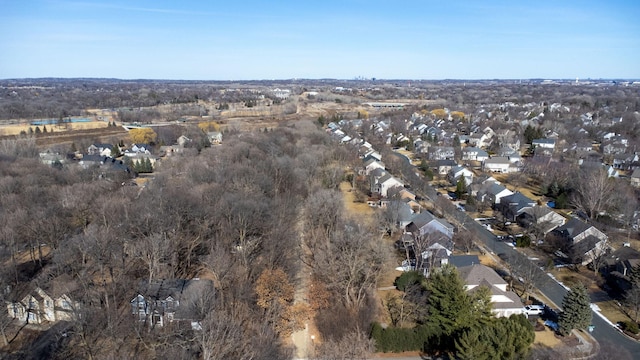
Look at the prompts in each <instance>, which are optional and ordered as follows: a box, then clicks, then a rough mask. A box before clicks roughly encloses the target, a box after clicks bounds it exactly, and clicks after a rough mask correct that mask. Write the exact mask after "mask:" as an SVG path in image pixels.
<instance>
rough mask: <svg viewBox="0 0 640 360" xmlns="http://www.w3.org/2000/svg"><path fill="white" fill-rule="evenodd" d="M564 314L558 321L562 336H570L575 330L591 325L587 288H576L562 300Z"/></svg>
mask: <svg viewBox="0 0 640 360" xmlns="http://www.w3.org/2000/svg"><path fill="white" fill-rule="evenodd" d="M562 310H563V311H562V314H560V318H559V319H558V326H559V328H560V329H559V330H560V334H562V335H568V334H569V333H571V330H573V329H586V328H587V326H589V324H591V306H590V300H589V294H588V293H587V288H585V287H584V285H582V284H578V285H576V286H574V287H573V288H572V289H571V290H570V291H569V292H568V293H567V294H566V295H565V296H564V299H563V300H562Z"/></svg>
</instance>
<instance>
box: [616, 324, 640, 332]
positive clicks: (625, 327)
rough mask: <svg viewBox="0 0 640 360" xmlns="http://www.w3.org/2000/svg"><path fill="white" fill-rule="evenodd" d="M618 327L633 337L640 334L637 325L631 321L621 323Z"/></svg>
mask: <svg viewBox="0 0 640 360" xmlns="http://www.w3.org/2000/svg"><path fill="white" fill-rule="evenodd" d="M620 327H621V328H622V330H624V331H628V332H630V333H632V334H635V335H637V334H638V333H640V327H638V323H636V322H633V321H621V322H620Z"/></svg>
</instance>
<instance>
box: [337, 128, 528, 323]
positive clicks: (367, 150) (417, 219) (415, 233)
mask: <svg viewBox="0 0 640 360" xmlns="http://www.w3.org/2000/svg"><path fill="white" fill-rule="evenodd" d="M336 130H339V128H338V127H337V126H335V127H333V129H331V127H330V130H329V131H330V132H331V133H332V134H333V135H334V137H336V138H337V139H339V140H341V141H342V140H344V137H343V136H342V134H341V133H339V132H338V133H336ZM352 141H355V142H357V143H359V144H360V147H359V152H360V157H361V158H362V159H363V165H362V169H361V170H360V175H364V176H368V177H369V179H370V184H371V193H372V195H377V196H380V197H381V199H380V201H376V202H375V203H374V204H371V205H375V206H380V207H382V208H384V209H389V210H391V212H392V213H394V214H395V216H396V217H395V221H396V225H397V226H399V227H400V228H402V229H403V233H402V235H401V237H400V240H399V241H398V242H399V248H401V249H404V251H405V252H406V257H407V258H406V259H405V260H404V261H403V263H402V265H401V266H400V267H399V268H398V269H399V270H401V271H407V270H418V271H421V272H422V273H423V274H424V275H425V276H429V275H430V273H432V272H433V271H437V269H439V268H441V267H442V266H445V265H447V264H448V265H452V266H456V267H457V268H458V271H459V274H460V276H461V277H462V279H463V280H464V282H465V284H466V285H465V286H466V289H467V291H475V290H477V289H478V288H479V287H480V286H486V287H488V288H489V290H490V293H491V301H492V304H493V313H494V314H495V315H496V316H510V315H513V314H523V313H525V310H524V307H523V304H522V301H521V299H520V298H519V297H518V296H517V295H516V294H515V293H514V292H512V291H510V290H508V288H507V287H508V285H507V283H506V281H504V280H503V279H502V278H501V277H500V276H499V275H498V274H497V273H496V272H495V271H494V270H492V269H491V268H488V267H486V266H484V265H481V264H480V261H479V259H478V257H477V256H476V255H453V249H454V241H453V236H454V232H455V227H454V225H452V224H451V223H449V222H448V221H446V220H445V219H443V218H439V217H437V216H435V215H434V214H433V213H431V212H429V211H426V210H422V209H421V207H420V205H419V204H418V202H417V201H416V197H415V195H414V194H413V193H411V191H409V190H408V189H406V188H405V187H404V184H403V182H402V181H401V180H400V179H397V178H395V177H394V176H393V175H392V174H390V173H389V172H387V171H386V168H385V165H384V162H382V157H381V156H380V153H378V152H377V151H375V150H374V149H373V148H372V146H371V145H370V144H368V143H367V142H364V141H359V140H357V139H352V138H349V139H348V142H352ZM342 142H345V141H342ZM452 170H453V171H452V173H453V174H456V175H454V176H453V177H454V178H457V177H459V176H464V177H468V178H472V176H473V173H472V172H471V171H469V170H467V169H466V168H463V167H458V168H456V169H452ZM421 210H422V211H421Z"/></svg>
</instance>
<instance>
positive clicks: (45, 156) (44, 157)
mask: <svg viewBox="0 0 640 360" xmlns="http://www.w3.org/2000/svg"><path fill="white" fill-rule="evenodd" d="M39 155H40V161H41V162H42V163H43V164H45V165H53V164H56V163H59V164H64V163H65V162H66V161H67V160H66V159H65V157H64V155H61V154H60V153H57V152H51V151H49V150H47V151H46V152H41V153H40V154H39Z"/></svg>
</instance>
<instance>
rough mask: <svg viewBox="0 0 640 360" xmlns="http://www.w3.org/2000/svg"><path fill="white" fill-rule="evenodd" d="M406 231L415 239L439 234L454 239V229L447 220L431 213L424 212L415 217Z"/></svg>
mask: <svg viewBox="0 0 640 360" xmlns="http://www.w3.org/2000/svg"><path fill="white" fill-rule="evenodd" d="M406 231H407V232H410V233H411V234H413V236H414V237H415V238H422V237H425V236H427V235H429V234H437V235H442V236H445V237H446V238H448V239H452V238H453V231H454V227H453V225H451V224H450V223H449V222H447V221H446V220H444V219H440V218H438V217H436V216H435V215H433V214H432V213H430V212H429V211H423V212H421V213H419V214H415V215H414V216H413V219H412V220H411V222H410V223H409V225H407V227H406Z"/></svg>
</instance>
